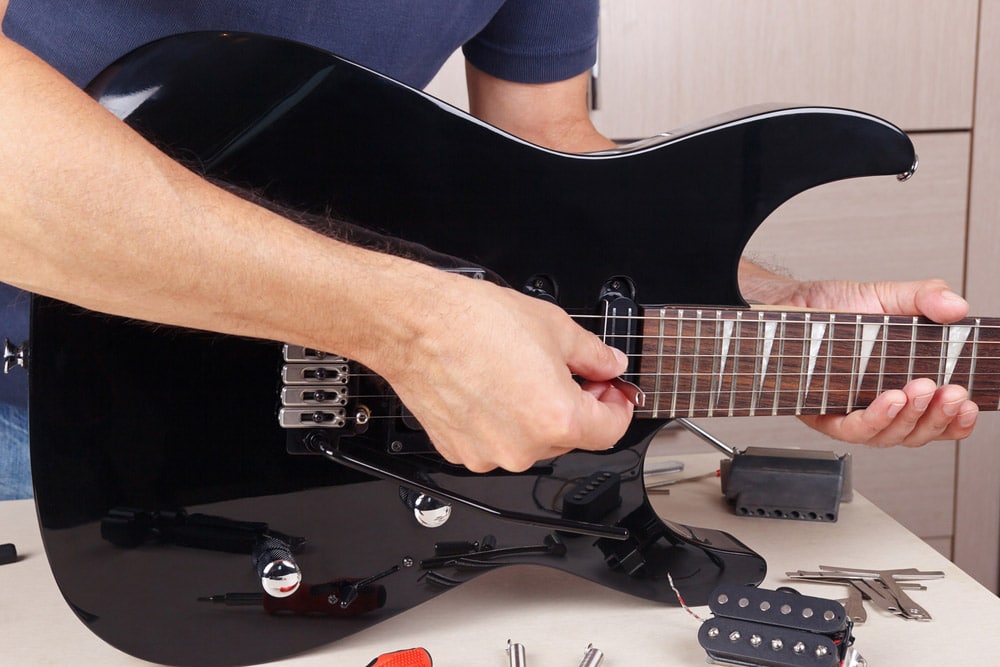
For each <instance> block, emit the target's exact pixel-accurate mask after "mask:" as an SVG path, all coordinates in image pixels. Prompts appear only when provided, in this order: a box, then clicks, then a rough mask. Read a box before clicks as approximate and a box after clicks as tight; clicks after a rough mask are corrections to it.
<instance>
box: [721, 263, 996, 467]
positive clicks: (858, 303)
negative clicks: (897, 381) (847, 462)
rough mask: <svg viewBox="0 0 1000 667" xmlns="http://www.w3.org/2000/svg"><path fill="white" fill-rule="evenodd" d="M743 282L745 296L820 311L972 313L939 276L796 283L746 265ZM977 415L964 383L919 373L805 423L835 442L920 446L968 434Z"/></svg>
mask: <svg viewBox="0 0 1000 667" xmlns="http://www.w3.org/2000/svg"><path fill="white" fill-rule="evenodd" d="M740 281H741V285H742V286H743V289H744V294H745V295H747V296H748V297H750V298H753V299H754V300H760V301H764V302H766V303H773V304H785V305H793V306H801V307H805V308H816V309H818V310H836V311H845V312H858V313H887V314H892V315H923V316H925V317H927V318H929V319H931V320H933V321H935V322H939V323H941V324H946V323H948V322H954V321H956V320H959V319H961V318H963V317H965V315H966V314H967V313H968V310H969V304H968V303H967V302H966V301H965V299H963V298H962V297H960V296H959V295H957V294H955V293H954V292H952V291H951V290H950V289H949V288H948V285H946V284H945V283H944V282H943V281H941V280H925V281H917V282H878V283H856V282H849V281H840V280H830V281H813V282H799V281H796V280H792V279H790V278H785V277H782V276H776V275H774V274H772V273H770V272H768V271H766V270H764V269H761V268H760V267H757V266H754V265H752V264H750V263H749V262H743V263H742V265H741V275H740ZM978 414H979V407H978V406H977V405H976V404H975V403H973V402H972V401H970V400H969V398H968V392H967V391H966V390H965V388H963V387H959V386H956V385H945V386H942V387H938V386H937V385H936V384H935V383H934V381H933V380H930V379H928V378H918V379H915V380H913V381H912V382H909V383H908V384H907V385H906V386H905V387H903V388H902V389H901V390H900V389H893V390H890V391H886V392H884V393H883V394H881V395H880V396H878V398H876V399H875V400H874V401H873V402H872V403H871V405H869V406H868V407H867V408H866V409H864V410H856V411H854V412H851V413H849V414H847V415H822V416H810V417H802V421H804V422H805V423H806V424H808V425H810V426H811V427H813V428H815V429H816V430H817V431H820V432H822V433H825V434H827V435H829V436H831V437H833V438H837V439H838V440H845V441H847V442H855V443H864V444H868V445H876V446H880V447H888V446H892V445H905V446H908V447H917V446H920V445H924V444H926V443H928V442H930V441H932V440H960V439H962V438H965V437H967V436H968V435H969V434H970V433H971V432H972V430H973V427H974V426H975V423H976V416H977V415H978Z"/></svg>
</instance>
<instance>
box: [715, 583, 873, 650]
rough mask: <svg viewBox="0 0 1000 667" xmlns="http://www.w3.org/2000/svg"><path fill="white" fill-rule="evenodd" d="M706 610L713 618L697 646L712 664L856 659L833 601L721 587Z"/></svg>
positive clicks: (848, 628) (844, 620)
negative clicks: (699, 645)
mask: <svg viewBox="0 0 1000 667" xmlns="http://www.w3.org/2000/svg"><path fill="white" fill-rule="evenodd" d="M709 608H710V609H711V611H712V613H713V614H715V618H712V619H709V620H707V621H705V622H704V623H703V624H702V625H701V628H700V629H699V631H698V642H699V643H700V644H701V647H702V648H703V649H705V652H706V653H707V654H708V659H709V660H710V661H711V662H714V663H716V664H720V665H741V666H744V667H745V666H750V665H761V666H765V667H806V666H807V665H808V666H811V667H837V666H838V665H841V664H844V665H847V664H850V663H851V662H852V661H853V660H856V659H857V658H859V657H860V656H857V654H856V651H854V650H853V647H852V644H853V643H854V637H853V636H852V634H851V631H852V629H853V623H852V622H851V620H850V619H849V618H848V617H847V613H846V611H845V610H844V607H843V606H842V605H841V604H840V603H839V602H836V601H834V600H827V599H824V598H818V597H812V596H808V595H797V594H795V593H786V592H781V591H769V590H765V589H761V588H753V587H748V586H736V585H723V586H719V587H718V588H716V589H715V590H714V591H713V592H712V596H711V598H710V600H709ZM849 657H851V660H848V658H849Z"/></svg>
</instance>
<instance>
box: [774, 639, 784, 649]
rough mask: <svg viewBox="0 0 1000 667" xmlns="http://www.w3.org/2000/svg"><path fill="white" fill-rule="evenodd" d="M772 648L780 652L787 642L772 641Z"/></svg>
mask: <svg viewBox="0 0 1000 667" xmlns="http://www.w3.org/2000/svg"><path fill="white" fill-rule="evenodd" d="M771 648H772V649H774V650H775V651H780V650H781V649H783V648H785V642H783V641H781V639H778V638H775V639H772V640H771Z"/></svg>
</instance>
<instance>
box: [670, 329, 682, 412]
mask: <svg viewBox="0 0 1000 667" xmlns="http://www.w3.org/2000/svg"><path fill="white" fill-rule="evenodd" d="M680 312H681V313H683V312H684V311H683V310H682V311H680ZM676 322H677V338H678V341H679V340H680V337H681V334H682V333H683V328H684V322H683V321H682V320H680V319H678V320H676ZM680 372H681V346H680V344H679V343H678V345H677V346H676V353H675V354H674V391H673V395H672V396H671V397H670V414H672V415H676V414H677V389H678V386H677V383H678V380H679V378H680Z"/></svg>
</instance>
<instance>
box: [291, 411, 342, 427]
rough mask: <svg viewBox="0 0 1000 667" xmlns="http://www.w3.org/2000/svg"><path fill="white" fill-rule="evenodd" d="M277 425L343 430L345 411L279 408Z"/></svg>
mask: <svg viewBox="0 0 1000 667" xmlns="http://www.w3.org/2000/svg"><path fill="white" fill-rule="evenodd" d="M278 423H279V424H280V425H281V427H282V428H344V426H346V425H347V410H345V409H344V408H333V409H321V408H320V409H317V408H281V409H280V410H278Z"/></svg>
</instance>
